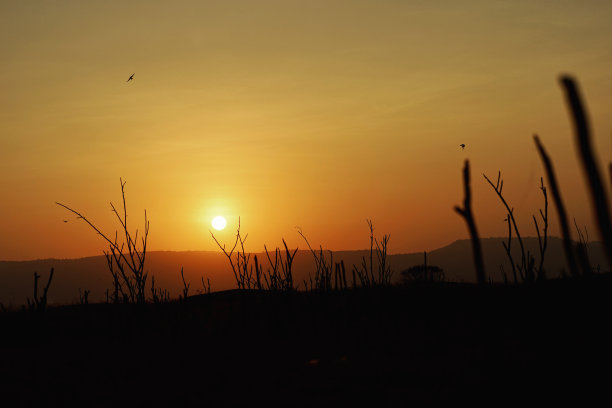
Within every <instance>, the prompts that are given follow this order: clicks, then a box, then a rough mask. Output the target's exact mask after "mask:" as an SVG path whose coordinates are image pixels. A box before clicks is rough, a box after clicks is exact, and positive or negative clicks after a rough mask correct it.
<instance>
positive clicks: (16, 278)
mask: <svg viewBox="0 0 612 408" xmlns="http://www.w3.org/2000/svg"><path fill="white" fill-rule="evenodd" d="M503 240H504V239H503V238H486V239H483V240H482V247H483V253H484V261H485V267H486V270H487V274H488V276H489V277H491V279H492V280H493V281H497V282H500V281H501V280H502V277H501V272H500V265H504V270H505V271H506V273H507V274H508V278H509V279H511V275H512V274H511V268H510V264H509V262H508V260H507V257H506V253H505V251H504V249H503V247H502V241H503ZM524 242H525V247H526V249H527V250H529V251H531V252H532V253H534V254H535V256H536V259H538V260H539V252H538V249H537V248H538V241H537V238H524ZM512 247H513V253H515V260H518V259H519V256H520V252H519V248H518V242H517V241H516V240H513V243H512ZM256 255H257V256H258V259H259V262H260V264H262V265H263V266H264V270H265V269H266V268H267V267H268V260H267V257H266V255H265V253H257V254H256ZM589 256H590V259H591V264H592V265H594V266H596V265H601V266H602V268H603V267H605V265H606V263H605V260H604V257H603V254H602V252H601V250H600V245H599V243H596V242H593V243H590V244H589ZM326 257H327V259H329V252H326ZM362 257H366V259H367V260H368V262H369V250H357V251H337V252H334V253H333V262H340V261H344V263H345V266H346V272H347V279H349V280H350V276H351V269H352V266H353V265H357V266H358V267H359V266H360V265H361V262H362ZM545 259H546V261H545V264H544V265H545V269H546V270H547V271H548V274H549V276H550V277H556V276H559V275H560V273H561V271H562V270H563V269H566V270H567V268H566V266H565V256H564V254H563V249H562V245H561V240H560V239H559V238H549V243H548V250H547V253H546V258H545ZM389 261H390V264H391V268H392V270H394V271H395V274H394V277H393V279H394V281H396V282H397V281H398V280H399V278H400V272H401V271H402V270H404V269H407V268H409V267H410V266H413V265H416V264H421V263H423V254H422V253H411V254H393V255H390V256H389ZM428 264H430V265H436V266H439V267H441V268H442V269H443V270H444V272H445V274H446V279H447V280H448V281H455V282H473V281H474V280H475V278H474V277H475V272H474V266H473V261H472V248H471V244H470V241H469V240H459V241H455V242H453V243H452V244H450V245H447V246H445V247H442V248H439V249H436V250H434V251H431V252H429V253H428ZM51 267H53V268H55V276H54V279H53V283H52V285H51V289H50V290H49V302H50V303H60V304H65V303H75V302H78V300H79V289H81V290H84V289H86V290H89V291H91V293H90V301H92V302H95V301H102V300H104V299H105V296H106V295H105V291H106V289H108V288H110V287H111V283H112V279H111V275H110V273H109V272H108V269H107V265H106V259H105V258H104V256H93V257H87V258H79V259H44V260H34V261H0V302H2V303H4V304H5V305H13V306H18V305H22V304H24V303H25V302H26V299H27V298H28V297H31V296H32V283H33V273H34V272H38V273H39V274H41V275H42V279H41V283H43V284H44V283H46V279H47V276H48V273H49V270H50V269H51ZM181 267H183V268H184V272H185V279H186V281H187V282H188V283H190V284H191V286H190V294H196V293H198V291H202V281H201V279H202V277H203V278H204V279H205V280H206V279H210V283H211V289H212V291H220V290H227V289H233V288H235V287H236V283H235V280H234V276H233V274H232V272H231V269H230V267H229V264H228V261H227V258H226V257H225V255H223V254H222V253H219V252H209V251H186V252H171V251H154V252H149V253H148V254H147V261H146V270H147V271H148V272H149V276H151V275H153V276H155V282H156V286H157V287H162V288H166V289H168V290H169V291H170V294H171V296H172V297H177V296H178V295H179V293H181V290H182V282H181V277H180V270H181ZM374 267H375V268H376V267H377V262H376V256H374ZM314 268H315V264H314V260H313V256H312V254H311V253H310V252H309V251H306V250H300V251H298V253H297V254H296V257H295V260H294V264H293V272H294V282H295V284H296V285H299V287H300V288H303V287H304V280H308V276H309V274H310V273H314ZM149 279H150V278H149Z"/></svg>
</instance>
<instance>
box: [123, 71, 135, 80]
mask: <svg viewBox="0 0 612 408" xmlns="http://www.w3.org/2000/svg"><path fill="white" fill-rule="evenodd" d="M134 74H135V72H134ZM134 74H132V75H130V77H129V78H128V80H127V81H125V82H130V81H131V80H132V79H134Z"/></svg>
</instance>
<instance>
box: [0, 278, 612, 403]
mask: <svg viewBox="0 0 612 408" xmlns="http://www.w3.org/2000/svg"><path fill="white" fill-rule="evenodd" d="M611 294H612V276H610V275H600V276H596V277H593V278H591V279H580V280H562V281H551V282H546V283H545V284H536V285H530V286H521V287H486V288H477V287H475V286H470V285H458V284H445V285H436V286H419V287H404V288H397V287H396V288H387V289H370V290H354V291H346V292H340V293H269V292H265V293H264V292H239V291H230V292H223V293H214V294H211V295H201V296H194V297H191V298H189V299H187V301H183V302H175V303H170V304H158V305H145V306H134V305H108V304H92V305H85V306H80V305H79V306H66V307H57V308H52V309H50V310H48V311H47V312H46V313H45V314H44V316H39V315H37V314H34V313H26V312H12V313H0V334H1V340H0V347H1V361H0V369H1V374H0V375H1V376H2V381H1V382H0V405H2V406H6V407H9V406H11V407H13V406H34V405H36V406H44V407H46V406H68V405H79V406H87V407H89V406H96V407H98V406H99V407H111V406H113V407H114V406H142V407H150V406H236V405H244V406H272V405H275V406H357V405H359V406H363V405H369V406H373V407H379V406H407V405H412V403H419V402H426V403H430V402H445V403H448V404H455V403H458V402H460V401H466V400H468V401H474V402H476V401H478V402H484V403H487V404H488V405H490V406H499V405H503V404H504V403H506V402H510V401H513V402H518V403H522V404H527V403H529V404H533V403H537V404H542V405H544V404H545V405H546V406H548V405H549V404H550V403H552V402H561V401H563V402H569V401H574V402H577V403H580V405H584V403H586V402H587V401H590V402H594V401H597V400H599V404H598V405H600V404H602V403H603V405H601V406H608V404H609V403H610V401H611V400H612V398H611V397H610V395H612V394H611V393H610V390H612V382H611V380H612V374H611V372H612V371H611V370H612V365H611V364H610V363H611V362H612V359H611V355H612V352H611V350H612V335H611V334H610V333H609V331H610V328H611V326H612V325H611V323H612V321H611V318H610V317H611V316H612V313H611V312H610V309H612V308H610V305H611V303H612V302H611V299H612V297H611Z"/></svg>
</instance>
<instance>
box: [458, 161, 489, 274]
mask: <svg viewBox="0 0 612 408" xmlns="http://www.w3.org/2000/svg"><path fill="white" fill-rule="evenodd" d="M463 191H464V197H463V208H462V207H459V206H455V211H456V212H457V213H458V214H459V215H460V216H461V217H463V219H464V220H465V222H466V224H467V226H468V230H469V232H470V237H471V239H472V253H473V256H474V266H475V268H476V280H477V282H478V284H479V285H484V284H485V283H486V282H487V279H486V274H485V268H484V262H483V261H482V248H481V247H480V237H479V236H478V230H477V229H476V221H474V214H473V213H472V190H471V187H470V161H469V160H466V161H465V164H464V166H463Z"/></svg>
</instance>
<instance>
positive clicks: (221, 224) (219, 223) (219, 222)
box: [212, 215, 227, 231]
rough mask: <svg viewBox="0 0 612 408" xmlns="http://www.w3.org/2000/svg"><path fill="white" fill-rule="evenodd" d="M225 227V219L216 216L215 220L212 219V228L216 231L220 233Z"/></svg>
mask: <svg viewBox="0 0 612 408" xmlns="http://www.w3.org/2000/svg"><path fill="white" fill-rule="evenodd" d="M226 225H227V221H226V220H225V217H223V216H221V215H217V216H216V217H215V218H213V219H212V226H213V228H214V229H216V230H217V231H221V230H222V229H224V228H225V226H226Z"/></svg>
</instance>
